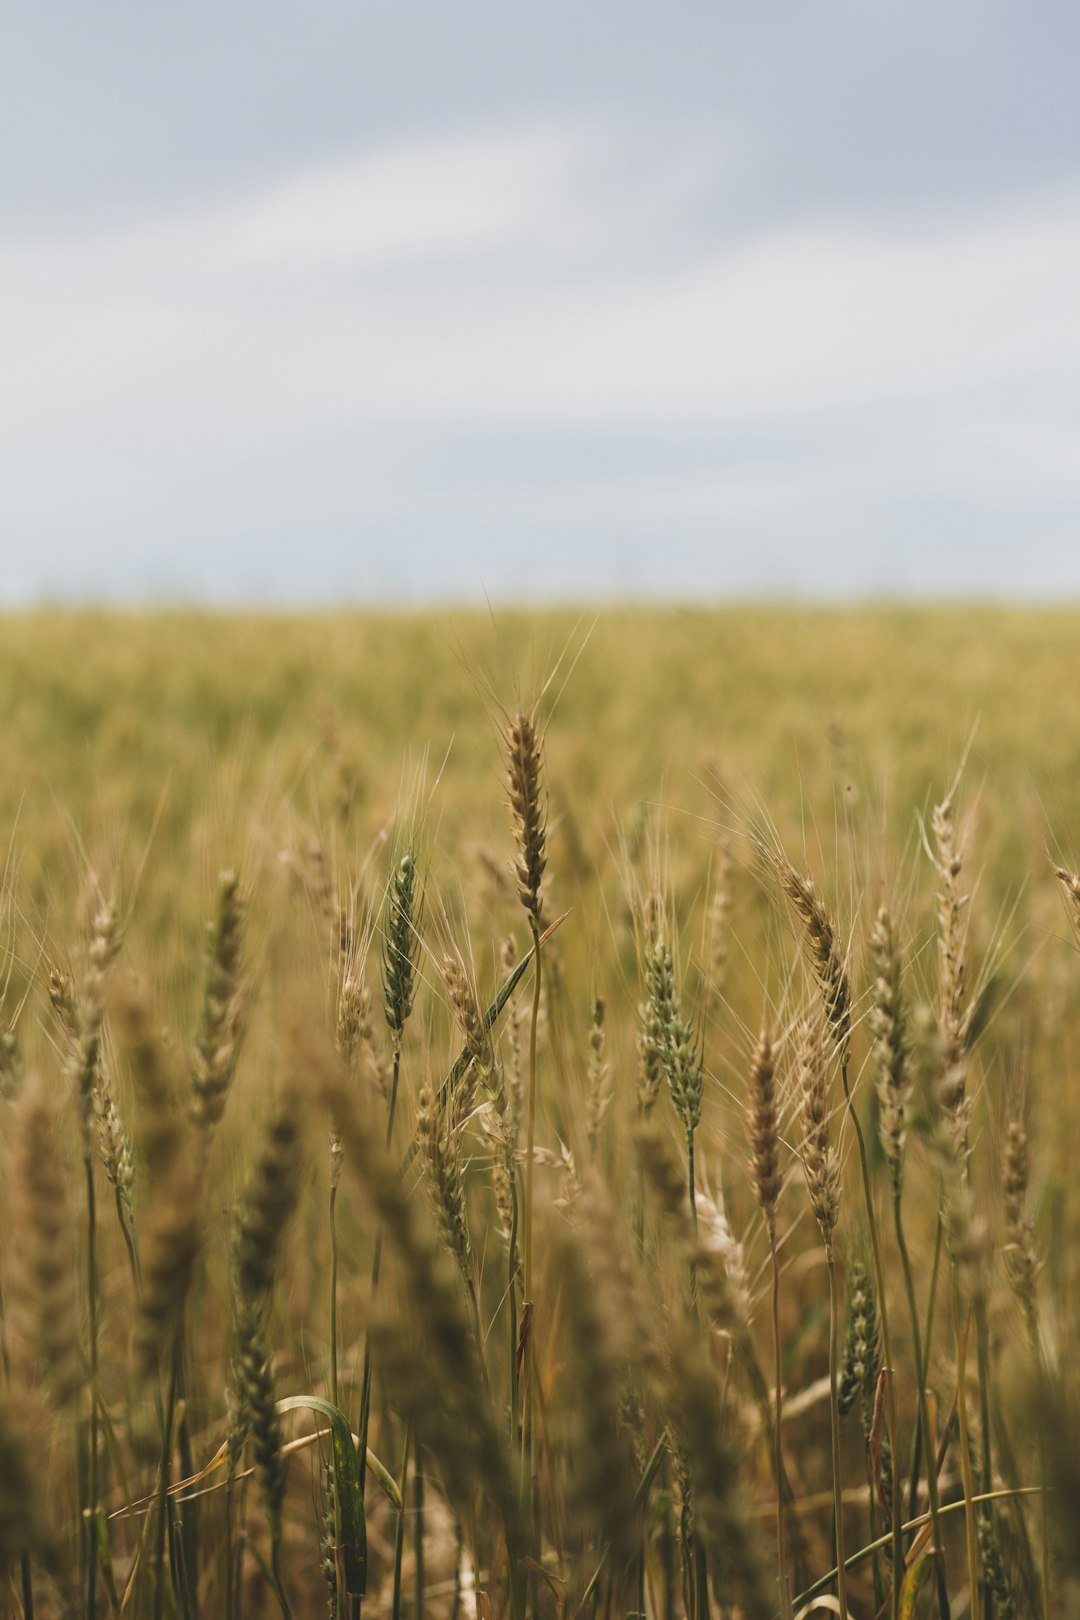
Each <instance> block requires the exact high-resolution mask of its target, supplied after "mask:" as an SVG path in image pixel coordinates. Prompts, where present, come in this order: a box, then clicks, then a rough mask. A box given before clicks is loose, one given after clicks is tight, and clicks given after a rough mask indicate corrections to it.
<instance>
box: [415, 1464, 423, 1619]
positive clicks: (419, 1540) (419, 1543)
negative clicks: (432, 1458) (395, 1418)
mask: <svg viewBox="0 0 1080 1620" xmlns="http://www.w3.org/2000/svg"><path fill="white" fill-rule="evenodd" d="M421 1462H422V1458H421V1453H420V1446H419V1443H418V1444H417V1447H416V1463H415V1466H414V1468H413V1564H414V1566H415V1579H414V1581H413V1614H414V1617H415V1620H424V1470H423V1468H422V1467H421Z"/></svg>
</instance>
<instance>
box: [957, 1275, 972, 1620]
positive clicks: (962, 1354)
mask: <svg viewBox="0 0 1080 1620" xmlns="http://www.w3.org/2000/svg"><path fill="white" fill-rule="evenodd" d="M952 1317H953V1338H954V1341H955V1344H956V1415H957V1420H958V1422H959V1425H960V1477H961V1479H962V1481H963V1485H964V1528H965V1531H966V1543H967V1564H968V1585H969V1586H970V1588H971V1599H970V1604H969V1607H970V1611H971V1613H972V1614H974V1613H975V1605H976V1603H977V1602H978V1599H979V1557H978V1550H977V1547H978V1544H977V1540H976V1534H975V1507H974V1501H973V1498H974V1495H975V1484H974V1481H973V1479H972V1477H971V1442H970V1440H969V1438H968V1421H967V1388H966V1384H967V1349H968V1336H969V1334H970V1331H971V1315H970V1312H969V1314H968V1320H967V1322H966V1324H965V1326H964V1329H963V1331H962V1332H961V1329H960V1295H959V1290H958V1289H957V1286H956V1278H955V1277H954V1278H953V1285H952Z"/></svg>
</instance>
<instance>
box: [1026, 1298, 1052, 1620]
mask: <svg viewBox="0 0 1080 1620" xmlns="http://www.w3.org/2000/svg"><path fill="white" fill-rule="evenodd" d="M1024 1315H1025V1317H1026V1320H1027V1331H1028V1343H1029V1344H1030V1346H1031V1354H1032V1358H1033V1360H1034V1363H1035V1375H1036V1378H1037V1379H1038V1383H1039V1388H1040V1392H1042V1391H1043V1389H1044V1388H1045V1379H1046V1368H1045V1364H1044V1362H1043V1353H1042V1345H1041V1344H1040V1343H1039V1319H1038V1317H1037V1315H1036V1313H1035V1306H1034V1304H1033V1303H1029V1304H1028V1306H1027V1308H1026V1310H1025V1312H1024ZM1038 1436H1039V1484H1040V1487H1041V1490H1040V1497H1039V1541H1040V1554H1041V1569H1040V1578H1041V1581H1042V1612H1043V1620H1050V1596H1051V1592H1050V1519H1049V1514H1048V1512H1047V1506H1046V1493H1047V1483H1046V1477H1047V1469H1046V1440H1045V1437H1044V1435H1043V1426H1042V1423H1039V1425H1038Z"/></svg>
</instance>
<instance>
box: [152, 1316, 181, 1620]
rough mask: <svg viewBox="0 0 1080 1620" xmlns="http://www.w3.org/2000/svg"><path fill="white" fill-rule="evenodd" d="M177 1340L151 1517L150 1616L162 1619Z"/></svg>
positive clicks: (173, 1355) (174, 1410)
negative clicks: (151, 1581) (155, 1506)
mask: <svg viewBox="0 0 1080 1620" xmlns="http://www.w3.org/2000/svg"><path fill="white" fill-rule="evenodd" d="M178 1359H179V1358H178V1352H177V1343H176V1340H175V1339H174V1341H173V1347H172V1353H171V1354H170V1356H169V1383H168V1388H167V1393H166V1396H165V1411H164V1415H163V1418H162V1425H161V1460H160V1462H159V1464H158V1497H157V1516H156V1518H155V1520H154V1562H153V1570H152V1573H153V1580H154V1608H153V1613H154V1620H162V1615H163V1614H164V1613H165V1531H166V1527H167V1524H168V1515H169V1485H170V1483H171V1479H172V1443H173V1424H174V1423H175V1421H176V1388H177V1374H178V1366H177V1363H178Z"/></svg>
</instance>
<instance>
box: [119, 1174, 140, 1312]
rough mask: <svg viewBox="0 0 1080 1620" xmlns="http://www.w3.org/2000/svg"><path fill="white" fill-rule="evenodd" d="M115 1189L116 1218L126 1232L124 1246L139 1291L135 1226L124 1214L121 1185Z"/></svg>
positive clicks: (136, 1289) (136, 1288) (124, 1232)
mask: <svg viewBox="0 0 1080 1620" xmlns="http://www.w3.org/2000/svg"><path fill="white" fill-rule="evenodd" d="M114 1190H115V1195H116V1218H117V1220H118V1221H119V1222H120V1230H121V1232H122V1233H123V1234H124V1247H125V1248H126V1249H127V1253H128V1264H129V1265H130V1266H131V1278H132V1281H133V1282H134V1284H135V1291H136V1293H138V1290H139V1282H140V1278H139V1251H138V1249H137V1248H136V1247H135V1232H134V1227H133V1225H132V1223H130V1222H129V1221H128V1218H127V1216H126V1215H125V1214H124V1200H123V1198H122V1196H121V1193H120V1189H119V1187H117V1188H115V1189H114Z"/></svg>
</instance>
